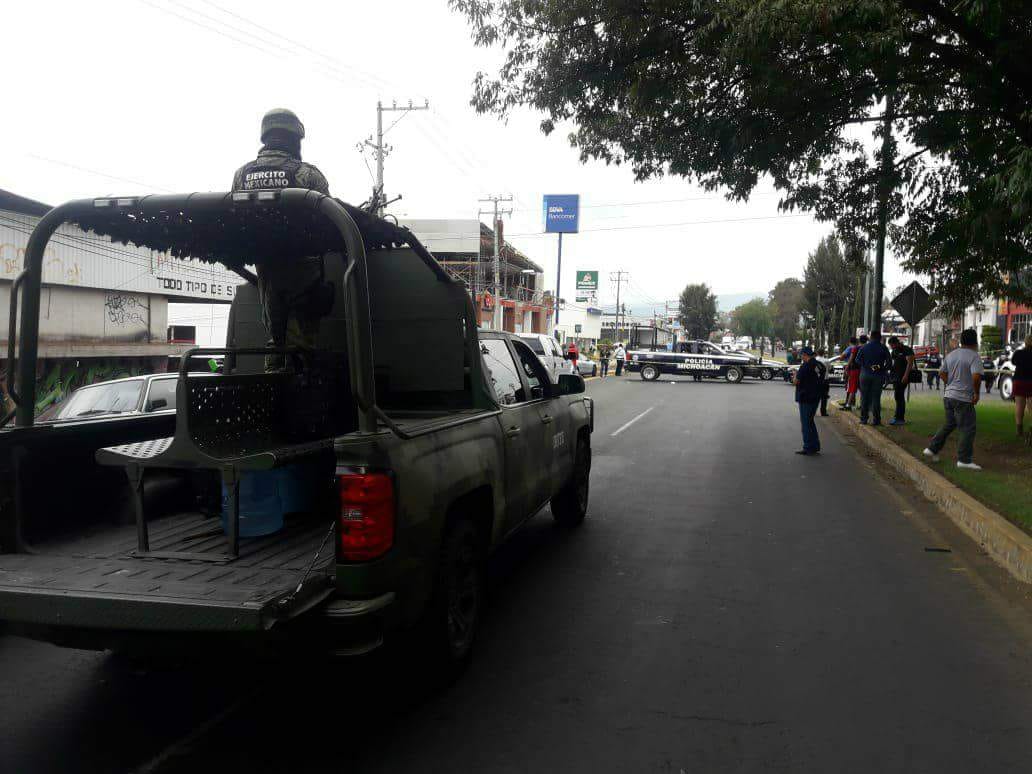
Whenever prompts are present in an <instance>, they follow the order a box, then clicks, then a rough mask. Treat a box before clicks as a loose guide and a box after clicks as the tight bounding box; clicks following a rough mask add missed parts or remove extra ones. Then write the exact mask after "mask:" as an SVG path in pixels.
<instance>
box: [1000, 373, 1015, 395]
mask: <svg viewBox="0 0 1032 774" xmlns="http://www.w3.org/2000/svg"><path fill="white" fill-rule="evenodd" d="M1000 397H1001V398H1002V399H1003V400H1014V377H1013V376H1011V375H1010V374H1005V375H1004V376H1002V377H1001V378H1000Z"/></svg>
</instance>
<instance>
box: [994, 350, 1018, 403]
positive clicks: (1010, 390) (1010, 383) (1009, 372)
mask: <svg viewBox="0 0 1032 774" xmlns="http://www.w3.org/2000/svg"><path fill="white" fill-rule="evenodd" d="M1019 349H1024V346H1023V345H1018V346H1017V347H1016V348H1015V349H1013V350H1011V351H1010V352H1009V353H1007V354H1006V356H1005V357H1001V358H998V359H997V360H996V362H995V363H994V365H995V366H996V369H997V376H996V389H998V390H999V391H1000V397H1001V398H1003V400H1014V371H1015V368H1014V363H1013V362H1012V361H1011V357H1012V356H1013V355H1014V353H1015V352H1017V351H1018V350H1019Z"/></svg>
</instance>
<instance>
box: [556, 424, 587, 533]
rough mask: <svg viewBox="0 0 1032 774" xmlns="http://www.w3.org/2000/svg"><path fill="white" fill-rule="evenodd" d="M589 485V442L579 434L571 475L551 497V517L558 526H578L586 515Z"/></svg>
mask: <svg viewBox="0 0 1032 774" xmlns="http://www.w3.org/2000/svg"><path fill="white" fill-rule="evenodd" d="M590 485H591V444H590V443H589V442H588V439H587V438H585V437H584V436H581V437H580V438H578V439H577V454H576V457H574V460H573V475H571V476H570V480H569V481H567V482H566V485H565V486H564V487H563V488H562V489H561V490H560V491H559V494H557V495H556V496H555V497H553V498H552V503H551V505H552V518H553V519H555V523H556V524H557V525H558V526H560V527H578V526H580V525H581V524H582V523H583V522H584V517H585V516H587V515H588V494H589V492H590Z"/></svg>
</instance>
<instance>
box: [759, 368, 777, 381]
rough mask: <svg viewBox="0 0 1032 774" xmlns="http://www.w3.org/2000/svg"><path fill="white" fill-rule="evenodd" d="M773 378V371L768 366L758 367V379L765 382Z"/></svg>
mask: <svg viewBox="0 0 1032 774" xmlns="http://www.w3.org/2000/svg"><path fill="white" fill-rule="evenodd" d="M773 378H774V371H773V370H772V369H770V368H761V369H760V379H761V380H763V381H765V382H769V381H770V380H771V379H773Z"/></svg>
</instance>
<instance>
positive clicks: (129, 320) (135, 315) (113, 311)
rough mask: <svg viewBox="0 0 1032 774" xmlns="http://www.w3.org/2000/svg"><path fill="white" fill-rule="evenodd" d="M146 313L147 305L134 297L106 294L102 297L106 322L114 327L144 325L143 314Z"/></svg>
mask: <svg viewBox="0 0 1032 774" xmlns="http://www.w3.org/2000/svg"><path fill="white" fill-rule="evenodd" d="M148 311H149V310H148V308H147V305H146V304H144V303H143V302H142V301H141V300H140V299H139V298H137V297H136V296H129V295H125V294H124V293H107V294H105V296H104V313H105V314H106V315H107V320H108V322H109V323H112V324H114V325H119V326H126V325H132V326H137V325H146V324H147V321H146V318H145V317H144V313H146V312H148Z"/></svg>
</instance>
